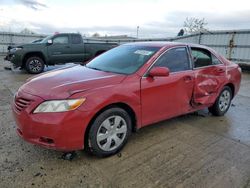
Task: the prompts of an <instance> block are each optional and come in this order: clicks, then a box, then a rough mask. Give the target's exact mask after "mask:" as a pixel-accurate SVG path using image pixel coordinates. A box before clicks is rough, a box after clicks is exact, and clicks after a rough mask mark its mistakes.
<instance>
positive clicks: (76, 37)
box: [71, 35, 82, 44]
mask: <svg viewBox="0 0 250 188" xmlns="http://www.w3.org/2000/svg"><path fill="white" fill-rule="evenodd" d="M71 39H72V44H81V43H82V37H81V36H80V35H72V36H71Z"/></svg>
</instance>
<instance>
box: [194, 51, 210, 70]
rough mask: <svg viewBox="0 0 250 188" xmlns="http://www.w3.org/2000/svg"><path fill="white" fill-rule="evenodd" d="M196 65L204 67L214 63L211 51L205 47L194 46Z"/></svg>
mask: <svg viewBox="0 0 250 188" xmlns="http://www.w3.org/2000/svg"><path fill="white" fill-rule="evenodd" d="M191 50H192V56H193V61H194V67H195V68H197V67H204V66H209V65H212V56H211V53H210V52H209V51H207V50H205V49H198V48H192V49H191Z"/></svg>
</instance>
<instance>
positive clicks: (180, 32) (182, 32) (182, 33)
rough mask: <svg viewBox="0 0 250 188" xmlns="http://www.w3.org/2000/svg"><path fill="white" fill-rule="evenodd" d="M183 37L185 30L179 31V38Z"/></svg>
mask: <svg viewBox="0 0 250 188" xmlns="http://www.w3.org/2000/svg"><path fill="white" fill-rule="evenodd" d="M183 35H184V29H181V30H180V31H179V33H178V34H177V36H178V37H180V36H183Z"/></svg>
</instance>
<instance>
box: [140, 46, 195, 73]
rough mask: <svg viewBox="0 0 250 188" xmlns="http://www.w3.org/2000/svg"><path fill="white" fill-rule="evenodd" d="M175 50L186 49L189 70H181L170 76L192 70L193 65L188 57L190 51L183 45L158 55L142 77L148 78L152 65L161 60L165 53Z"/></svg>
mask: <svg viewBox="0 0 250 188" xmlns="http://www.w3.org/2000/svg"><path fill="white" fill-rule="evenodd" d="M175 48H186V52H187V56H188V61H189V69H188V70H182V71H176V72H170V74H175V73H179V72H184V71H190V70H192V69H193V64H192V62H191V56H190V51H189V49H188V46H186V45H183V46H174V47H171V48H168V49H166V50H165V51H164V52H162V53H161V55H159V56H158V57H157V58H156V59H155V60H154V62H153V63H152V64H151V65H150V66H149V68H148V69H147V70H146V71H145V73H144V74H143V76H142V77H148V76H147V75H148V72H149V71H150V70H151V69H152V67H153V66H154V64H155V63H156V62H157V61H158V59H160V58H161V56H163V55H164V54H165V53H167V52H168V51H170V50H172V49H175Z"/></svg>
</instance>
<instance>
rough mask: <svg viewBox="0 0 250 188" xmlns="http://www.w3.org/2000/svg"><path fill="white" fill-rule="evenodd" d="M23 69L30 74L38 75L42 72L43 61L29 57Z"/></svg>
mask: <svg viewBox="0 0 250 188" xmlns="http://www.w3.org/2000/svg"><path fill="white" fill-rule="evenodd" d="M25 68H26V70H27V72H28V73H30V74H39V73H41V72H43V70H44V61H43V60H42V59H41V58H40V57H36V56H33V57H30V58H28V59H27V61H26V62H25Z"/></svg>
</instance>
